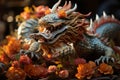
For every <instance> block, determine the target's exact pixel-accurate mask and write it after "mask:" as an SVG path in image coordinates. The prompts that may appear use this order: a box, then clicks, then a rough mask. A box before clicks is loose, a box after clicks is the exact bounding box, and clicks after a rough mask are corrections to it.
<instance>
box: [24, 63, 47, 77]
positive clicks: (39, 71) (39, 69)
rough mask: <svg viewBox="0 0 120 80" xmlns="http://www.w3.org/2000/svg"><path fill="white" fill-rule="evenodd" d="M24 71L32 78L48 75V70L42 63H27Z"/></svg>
mask: <svg viewBox="0 0 120 80" xmlns="http://www.w3.org/2000/svg"><path fill="white" fill-rule="evenodd" d="M24 71H25V72H26V73H27V74H28V75H29V76H30V77H32V78H37V79H38V78H44V77H46V76H47V74H48V71H47V69H46V68H45V67H43V66H40V65H33V64H29V65H25V67H24Z"/></svg>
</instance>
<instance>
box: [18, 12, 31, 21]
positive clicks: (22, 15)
mask: <svg viewBox="0 0 120 80" xmlns="http://www.w3.org/2000/svg"><path fill="white" fill-rule="evenodd" d="M20 16H21V17H22V18H23V19H25V20H27V19H30V13H28V12H22V13H21V14H20Z"/></svg>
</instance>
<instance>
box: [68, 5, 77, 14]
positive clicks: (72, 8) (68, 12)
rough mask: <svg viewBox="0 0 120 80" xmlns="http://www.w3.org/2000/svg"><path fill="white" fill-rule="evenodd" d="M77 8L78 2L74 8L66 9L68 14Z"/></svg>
mask: <svg viewBox="0 0 120 80" xmlns="http://www.w3.org/2000/svg"><path fill="white" fill-rule="evenodd" d="M76 9H77V4H75V6H74V8H72V9H70V10H68V11H66V14H70V13H71V12H73V11H75V10H76Z"/></svg>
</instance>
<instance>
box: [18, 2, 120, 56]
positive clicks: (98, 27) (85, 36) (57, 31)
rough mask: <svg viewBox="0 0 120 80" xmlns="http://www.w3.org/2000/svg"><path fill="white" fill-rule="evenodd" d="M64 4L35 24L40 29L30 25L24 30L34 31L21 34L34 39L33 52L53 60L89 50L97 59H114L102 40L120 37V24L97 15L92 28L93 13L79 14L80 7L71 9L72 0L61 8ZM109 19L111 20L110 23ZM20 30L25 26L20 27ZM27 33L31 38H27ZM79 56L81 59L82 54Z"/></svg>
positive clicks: (53, 9)
mask: <svg viewBox="0 0 120 80" xmlns="http://www.w3.org/2000/svg"><path fill="white" fill-rule="evenodd" d="M60 2H61V0H59V1H58V2H57V3H56V4H55V5H54V6H53V8H52V9H51V13H49V14H47V15H45V16H43V17H41V18H39V19H38V21H37V22H36V23H35V26H36V25H37V27H35V28H34V26H33V25H32V26H33V27H32V26H31V27H32V28H31V27H29V26H28V25H25V26H24V27H25V28H24V30H25V29H26V28H28V29H32V31H31V32H29V31H26V30H25V31H24V30H23V31H20V32H26V33H25V34H21V36H24V38H30V39H33V40H34V41H33V43H32V44H31V45H30V48H29V51H33V52H38V53H39V52H40V53H41V52H42V55H43V56H47V55H48V54H50V55H51V57H52V58H56V57H58V56H60V55H63V54H64V55H67V54H69V53H81V52H82V51H83V50H84V49H86V51H87V50H89V51H88V52H85V53H93V54H96V55H97V56H98V55H99V56H98V57H100V56H102V54H105V57H106V56H108V57H110V56H111V55H112V54H113V53H114V51H113V50H112V48H111V47H109V46H107V45H106V44H104V42H102V41H101V40H100V39H99V38H102V37H106V38H111V34H116V32H117V31H119V30H120V22H119V21H118V20H116V19H113V16H112V17H110V16H108V17H106V16H105V14H104V16H103V17H102V18H100V19H99V18H98V16H97V20H96V21H94V23H93V22H92V21H90V22H91V23H90V25H89V22H88V21H87V20H86V19H85V17H86V16H89V15H90V14H87V15H83V14H80V13H79V12H75V10H76V9H77V4H75V6H74V7H73V8H72V9H71V2H70V1H69V3H68V4H67V2H66V3H65V4H64V6H63V7H59V4H60ZM104 17H105V18H104ZM105 19H106V20H107V19H108V21H106V20H105ZM101 20H102V21H101ZM27 26H28V27H27ZM20 28H22V27H21V26H20ZM87 28H88V29H87ZM18 30H20V29H18ZM34 30H37V32H34ZM20 32H19V33H20ZM89 32H90V33H92V34H93V35H95V34H98V36H93V35H91V34H90V33H89ZM26 34H27V35H29V36H26ZM94 51H95V52H94ZM97 53H100V54H97ZM79 55H80V56H81V54H79ZM83 55H85V54H83ZM90 55H91V54H90ZM85 56H87V55H85Z"/></svg>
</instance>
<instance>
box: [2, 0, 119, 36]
mask: <svg viewBox="0 0 120 80" xmlns="http://www.w3.org/2000/svg"><path fill="white" fill-rule="evenodd" d="M57 1H58V0H0V22H4V23H5V27H6V31H5V35H8V34H10V33H11V32H12V31H14V29H15V28H17V23H16V22H15V16H16V15H18V14H20V12H22V11H23V8H24V7H25V6H32V5H35V6H39V5H41V4H42V5H47V6H49V7H52V6H53V5H54V3H56V2H57ZM71 1H72V4H73V5H74V3H77V5H78V8H77V11H79V12H81V13H83V14H86V13H89V12H92V14H91V16H90V17H89V18H93V19H94V18H95V15H96V14H99V15H100V16H101V15H102V12H103V11H105V12H106V13H107V14H109V15H110V14H114V15H115V17H116V18H117V19H120V0H71ZM64 2H65V0H62V3H61V5H63V4H64Z"/></svg>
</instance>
